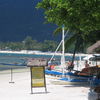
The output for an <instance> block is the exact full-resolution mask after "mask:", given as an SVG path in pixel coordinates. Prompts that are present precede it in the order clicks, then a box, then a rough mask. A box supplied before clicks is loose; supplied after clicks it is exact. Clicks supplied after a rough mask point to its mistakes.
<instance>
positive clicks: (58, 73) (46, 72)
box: [45, 70, 62, 75]
mask: <svg viewBox="0 0 100 100" xmlns="http://www.w3.org/2000/svg"><path fill="white" fill-rule="evenodd" d="M45 74H52V75H62V72H57V71H53V70H45Z"/></svg>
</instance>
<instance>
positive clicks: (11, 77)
mask: <svg viewBox="0 0 100 100" xmlns="http://www.w3.org/2000/svg"><path fill="white" fill-rule="evenodd" d="M10 75H11V76H10V79H11V81H10V82H9V83H15V82H13V68H11V73H10Z"/></svg>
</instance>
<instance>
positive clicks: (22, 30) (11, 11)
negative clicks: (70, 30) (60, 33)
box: [0, 0, 58, 42]
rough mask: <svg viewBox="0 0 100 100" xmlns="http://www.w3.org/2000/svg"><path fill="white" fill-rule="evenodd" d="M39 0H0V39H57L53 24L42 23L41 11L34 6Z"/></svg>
mask: <svg viewBox="0 0 100 100" xmlns="http://www.w3.org/2000/svg"><path fill="white" fill-rule="evenodd" d="M39 1H41V0H0V41H3V42H4V41H22V40H23V39H24V38H25V37H26V36H32V38H33V39H34V40H38V41H44V40H52V39H53V40H57V39H58V37H54V36H53V31H54V29H55V28H56V26H55V25H51V24H43V23H44V17H43V13H42V12H43V11H42V10H40V9H39V10H37V9H36V8H35V6H36V4H37V3H38V2H39Z"/></svg>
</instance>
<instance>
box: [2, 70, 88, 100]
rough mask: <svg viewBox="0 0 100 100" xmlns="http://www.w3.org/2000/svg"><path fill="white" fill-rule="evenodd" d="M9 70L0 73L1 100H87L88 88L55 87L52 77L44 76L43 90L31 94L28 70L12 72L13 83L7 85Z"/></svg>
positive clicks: (34, 90) (36, 89)
mask: <svg viewBox="0 0 100 100" xmlns="http://www.w3.org/2000/svg"><path fill="white" fill-rule="evenodd" d="M10 76H11V75H10V70H7V71H0V98H1V100H88V98H87V94H88V90H89V89H88V88H87V87H82V86H71V85H66V84H65V85H55V84H53V83H52V81H55V80H57V79H56V78H55V77H54V76H50V75H46V84H47V85H46V86H47V93H45V88H33V93H34V94H31V85H30V81H31V80H30V70H29V69H28V68H26V69H17V70H13V81H14V82H15V83H9V82H10V81H11V79H10Z"/></svg>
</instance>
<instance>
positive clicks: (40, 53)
mask: <svg viewBox="0 0 100 100" xmlns="http://www.w3.org/2000/svg"><path fill="white" fill-rule="evenodd" d="M0 53H13V54H14V53H15V54H36V55H62V53H60V52H57V53H55V52H41V51H32V50H31V51H30V50H21V51H9V50H1V51H0ZM72 55H73V54H72V53H65V56H72ZM88 55H93V54H84V53H78V54H76V56H88Z"/></svg>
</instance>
